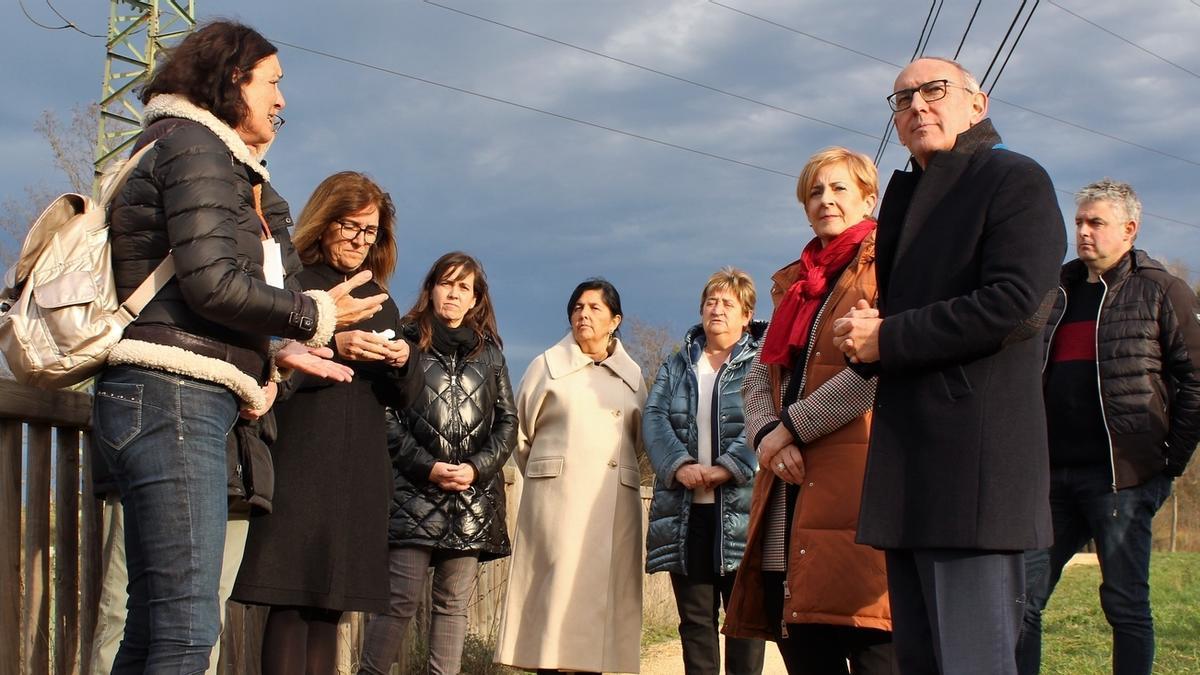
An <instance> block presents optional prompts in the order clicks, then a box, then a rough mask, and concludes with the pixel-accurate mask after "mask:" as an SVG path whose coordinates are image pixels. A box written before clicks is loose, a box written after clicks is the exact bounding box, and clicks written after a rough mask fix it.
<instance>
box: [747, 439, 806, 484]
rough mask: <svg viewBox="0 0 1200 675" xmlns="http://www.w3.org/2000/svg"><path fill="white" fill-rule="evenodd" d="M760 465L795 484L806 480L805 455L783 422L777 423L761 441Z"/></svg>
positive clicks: (759, 447) (759, 450) (759, 446)
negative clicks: (801, 452)
mask: <svg viewBox="0 0 1200 675" xmlns="http://www.w3.org/2000/svg"><path fill="white" fill-rule="evenodd" d="M758 465H759V466H760V467H762V468H764V469H767V470H768V471H770V472H771V473H773V474H775V475H776V476H779V477H780V478H781V479H783V480H785V481H787V482H789V483H791V484H793V485H799V484H800V482H801V481H803V480H804V456H803V455H801V454H800V448H799V447H798V446H797V445H796V441H795V439H793V438H792V433H791V432H790V431H788V430H787V427H785V426H783V424H779V425H777V426H776V427H775V428H774V429H772V430H771V431H770V432H768V433H767V435H766V436H763V438H762V441H760V442H759V444H758Z"/></svg>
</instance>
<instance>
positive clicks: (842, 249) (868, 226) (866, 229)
mask: <svg viewBox="0 0 1200 675" xmlns="http://www.w3.org/2000/svg"><path fill="white" fill-rule="evenodd" d="M874 230H875V221H873V220H864V221H862V222H861V223H859V224H857V225H855V226H854V227H850V228H847V229H846V231H844V232H842V233H841V234H839V235H838V236H837V238H836V239H834V240H833V241H831V242H829V245H828V246H825V247H822V246H821V239H820V238H819V237H815V238H813V240H812V241H810V242H808V246H805V247H804V253H802V254H800V266H799V269H798V270H797V271H798V273H799V274H798V277H797V279H796V282H795V283H793V284H792V285H791V287H790V288H788V289H787V292H786V293H784V294H783V299H781V300H780V301H779V306H778V307H776V308H775V315H774V316H772V317H771V330H769V331H767V340H766V344H764V345H763V349H762V362H763V363H766V364H770V365H777V366H786V367H789V368H790V367H791V366H792V363H793V362H794V361H795V359H796V355H797V354H799V353H800V352H801V351H803V350H804V348H805V347H806V346H807V345H808V334H809V332H810V331H811V330H812V324H813V320H814V319H815V318H816V316H817V310H818V309H820V307H821V299H822V298H824V297H825V294H826V293H827V292H828V291H829V285H830V284H831V283H832V282H833V281H834V280H836V279H837V278H838V277H839V276H840V275H841V273H842V270H844V269H845V268H846V266H847V265H849V264H850V261H851V260H852V259H853V258H854V254H855V253H856V252H857V251H858V246H859V244H861V243H862V241H863V239H866V238H867V235H869V234H871V232H872V231H874Z"/></svg>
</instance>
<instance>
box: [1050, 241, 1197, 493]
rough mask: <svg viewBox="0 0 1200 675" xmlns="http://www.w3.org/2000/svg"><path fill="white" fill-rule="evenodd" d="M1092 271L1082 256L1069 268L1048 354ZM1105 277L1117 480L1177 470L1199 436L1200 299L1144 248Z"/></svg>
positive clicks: (1105, 363) (1105, 359)
mask: <svg viewBox="0 0 1200 675" xmlns="http://www.w3.org/2000/svg"><path fill="white" fill-rule="evenodd" d="M1087 272H1088V270H1087V267H1086V266H1085V265H1084V263H1083V261H1081V260H1078V259H1076V260H1072V261H1071V262H1068V263H1067V264H1065V265H1063V267H1062V272H1061V282H1062V283H1061V286H1060V287H1059V289H1058V292H1057V297H1056V298H1055V302H1054V308H1053V310H1052V311H1051V314H1050V321H1049V322H1048V323H1047V325H1046V333H1045V339H1046V353H1047V354H1049V353H1050V346H1051V342H1052V340H1053V339H1054V332H1055V330H1056V329H1057V328H1058V325H1059V323H1060V321H1061V320H1062V316H1063V313H1064V312H1065V311H1066V304H1067V302H1069V301H1070V298H1069V297H1068V293H1067V289H1069V288H1071V287H1072V286H1073V285H1075V284H1076V283H1078V282H1080V281H1082V280H1083V279H1084V278H1086V277H1087ZM1101 279H1102V281H1103V282H1104V285H1105V293H1104V298H1103V300H1102V302H1101V305H1100V316H1099V318H1098V320H1097V322H1096V365H1097V373H1098V375H1099V378H1100V402H1101V405H1102V406H1103V410H1104V420H1105V424H1106V426H1107V428H1108V436H1109V439H1110V445H1111V454H1112V466H1113V472H1114V476H1113V485H1114V487H1115V488H1117V489H1121V488H1127V487H1133V486H1136V485H1140V484H1142V483H1144V482H1146V481H1147V480H1149V479H1150V478H1152V477H1154V476H1156V475H1158V474H1159V473H1165V474H1167V475H1168V476H1172V477H1174V476H1178V475H1180V474H1182V473H1183V470H1184V467H1185V466H1187V463H1188V460H1189V459H1191V456H1192V453H1193V451H1194V450H1195V449H1196V443H1197V441H1200V303H1198V302H1197V298H1196V294H1195V292H1194V291H1193V290H1192V289H1191V288H1189V287H1188V285H1187V283H1186V282H1184V281H1183V280H1182V279H1179V278H1178V277H1175V276H1172V275H1171V274H1170V273H1169V272H1167V270H1166V268H1165V267H1163V265H1162V263H1160V262H1158V261H1157V260H1154V259H1153V258H1151V257H1150V256H1149V255H1147V254H1146V252H1145V251H1142V250H1140V249H1132V250H1131V251H1130V252H1129V253H1128V254H1127V255H1126V256H1124V257H1123V258H1122V259H1121V260H1120V262H1118V263H1117V264H1116V265H1114V266H1113V267H1112V268H1111V269H1109V270H1108V271H1107V272H1105V273H1104V274H1103V275H1102V277H1101Z"/></svg>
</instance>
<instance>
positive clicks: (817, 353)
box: [813, 352, 821, 359]
mask: <svg viewBox="0 0 1200 675" xmlns="http://www.w3.org/2000/svg"><path fill="white" fill-rule="evenodd" d="M813 358H814V359H819V358H821V352H816V353H815V354H813Z"/></svg>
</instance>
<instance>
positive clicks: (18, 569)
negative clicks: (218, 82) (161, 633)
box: [0, 380, 100, 675]
mask: <svg viewBox="0 0 1200 675" xmlns="http://www.w3.org/2000/svg"><path fill="white" fill-rule="evenodd" d="M91 399H92V397H91V396H89V395H87V394H82V393H79V392H74V391H46V390H42V389H35V388H32V387H24V386H21V385H18V384H15V383H13V382H9V381H4V380H0V593H2V594H3V595H2V597H0V675H17V674H18V673H28V674H41V673H79V672H81V671H82V665H81V664H82V663H84V662H86V660H87V659H88V658H89V657H90V655H91V650H90V648H89V647H90V640H85V639H81V638H83V637H84V636H87V637H88V638H90V636H91V634H92V631H93V629H94V628H95V625H96V611H95V608H96V605H97V603H98V601H99V597H100V596H99V589H100V579H99V578H98V570H99V569H100V538H99V532H100V512H99V508H98V503H97V501H96V500H95V499H91V498H90V496H89V497H88V498H85V499H80V495H81V494H83V495H90V494H91V491H90V490H89V489H87V488H86V485H88V484H89V483H90V476H88V475H87V474H88V473H89V468H88V458H87V453H86V452H81V449H82V448H85V447H87V442H86V441H87V432H88V429H89V426H90V423H89V420H90V417H91V405H92V404H91ZM52 494H53V497H54V498H53V500H51V495H52ZM52 544H53V545H52ZM52 600H53V605H51V601H52Z"/></svg>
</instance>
